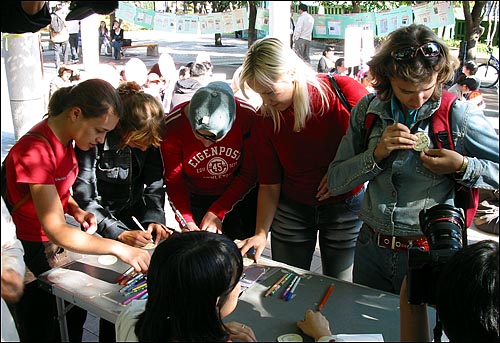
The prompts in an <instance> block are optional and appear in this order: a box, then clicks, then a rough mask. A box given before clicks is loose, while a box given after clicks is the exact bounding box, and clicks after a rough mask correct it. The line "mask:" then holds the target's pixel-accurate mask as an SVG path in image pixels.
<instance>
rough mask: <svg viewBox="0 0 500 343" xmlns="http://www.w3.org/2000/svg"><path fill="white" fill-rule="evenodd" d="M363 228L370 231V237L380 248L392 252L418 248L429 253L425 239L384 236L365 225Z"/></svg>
mask: <svg viewBox="0 0 500 343" xmlns="http://www.w3.org/2000/svg"><path fill="white" fill-rule="evenodd" d="M365 226H366V227H367V228H368V229H369V230H370V232H371V233H372V236H374V237H375V241H376V242H377V245H378V246H379V247H381V248H385V249H391V250H394V251H407V250H408V249H409V248H411V247H420V248H423V250H424V251H429V243H428V242H427V238H426V237H422V238H417V239H408V238H405V237H399V236H391V235H385V234H383V233H379V232H377V231H375V229H373V228H372V227H370V226H368V225H366V224H365Z"/></svg>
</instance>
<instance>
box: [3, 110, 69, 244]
mask: <svg viewBox="0 0 500 343" xmlns="http://www.w3.org/2000/svg"><path fill="white" fill-rule="evenodd" d="M30 131H31V132H38V133H40V134H42V135H43V136H44V137H45V138H47V140H48V142H47V141H45V140H43V139H42V138H40V137H37V136H31V135H27V136H23V137H21V138H20V139H19V141H18V142H16V144H14V146H13V147H12V148H11V149H10V151H9V154H8V155H7V158H6V172H7V180H8V181H7V197H8V199H9V200H10V202H11V203H12V204H16V203H17V202H19V201H20V200H21V199H22V198H24V196H25V195H26V194H27V193H28V192H29V184H47V185H54V186H55V187H56V188H57V192H58V193H59V198H60V199H61V203H62V206H63V209H64V212H65V213H66V212H67V210H68V199H69V197H70V188H71V186H72V185H73V182H74V181H75V179H76V176H77V175H78V162H77V160H76V156H75V152H74V149H73V145H72V144H70V145H69V146H64V145H63V144H62V143H61V142H60V141H59V140H58V139H57V137H56V136H55V135H54V133H53V132H52V130H51V129H50V128H49V126H48V125H47V119H45V120H43V121H41V122H40V123H38V124H37V125H35V126H34V127H33V128H32V129H31V130H30ZM12 219H13V220H14V223H15V224H16V233H17V237H18V238H19V239H22V240H26V241H35V242H46V241H49V238H48V237H47V235H46V234H45V231H44V230H43V228H42V225H41V224H40V221H39V219H38V216H37V213H36V210H35V206H34V204H33V199H32V198H31V197H30V198H29V200H28V201H27V202H26V203H25V204H23V205H22V206H21V207H20V208H18V209H17V210H16V211H15V212H14V214H13V216H12Z"/></svg>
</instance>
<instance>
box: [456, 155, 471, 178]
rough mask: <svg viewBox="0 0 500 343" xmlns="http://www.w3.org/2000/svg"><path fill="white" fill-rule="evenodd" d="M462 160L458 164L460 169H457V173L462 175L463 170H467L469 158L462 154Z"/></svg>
mask: <svg viewBox="0 0 500 343" xmlns="http://www.w3.org/2000/svg"><path fill="white" fill-rule="evenodd" d="M463 158H464V159H463V160H462V166H460V169H459V170H458V171H457V174H460V175H463V174H464V173H465V171H466V170H467V166H468V165H469V159H468V158H467V157H466V156H463Z"/></svg>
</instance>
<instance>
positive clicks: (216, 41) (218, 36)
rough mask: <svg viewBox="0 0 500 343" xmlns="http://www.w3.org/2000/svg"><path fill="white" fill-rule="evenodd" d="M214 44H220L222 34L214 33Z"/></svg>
mask: <svg viewBox="0 0 500 343" xmlns="http://www.w3.org/2000/svg"><path fill="white" fill-rule="evenodd" d="M215 46H222V34H221V33H216V34H215Z"/></svg>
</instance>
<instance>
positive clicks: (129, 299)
mask: <svg viewBox="0 0 500 343" xmlns="http://www.w3.org/2000/svg"><path fill="white" fill-rule="evenodd" d="M147 292H148V290H147V289H143V290H142V291H140V292H139V293H137V294H134V295H133V296H131V297H130V298H128V299H127V300H125V301H123V302H122V304H123V305H127V304H128V303H130V302H131V301H132V300H135V299H138V298H140V297H142V296H143V295H144V294H146V293H147Z"/></svg>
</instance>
